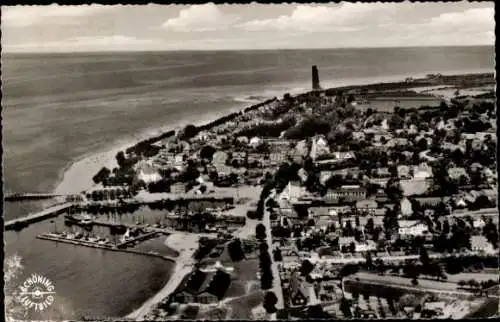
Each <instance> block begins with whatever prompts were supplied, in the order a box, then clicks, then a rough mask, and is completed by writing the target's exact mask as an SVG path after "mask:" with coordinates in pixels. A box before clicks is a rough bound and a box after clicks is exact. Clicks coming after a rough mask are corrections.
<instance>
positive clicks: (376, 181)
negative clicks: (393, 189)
mask: <svg viewBox="0 0 500 322" xmlns="http://www.w3.org/2000/svg"><path fill="white" fill-rule="evenodd" d="M370 181H371V182H372V183H374V184H378V185H379V186H381V187H382V188H385V187H386V186H387V182H389V178H371V179H370Z"/></svg>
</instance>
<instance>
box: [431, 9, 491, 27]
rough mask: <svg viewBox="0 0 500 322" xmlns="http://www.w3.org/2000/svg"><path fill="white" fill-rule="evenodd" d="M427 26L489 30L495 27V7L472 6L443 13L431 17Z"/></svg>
mask: <svg viewBox="0 0 500 322" xmlns="http://www.w3.org/2000/svg"><path fill="white" fill-rule="evenodd" d="M429 26H431V27H438V28H445V29H456V28H458V29H460V30H471V29H472V30H481V31H484V32H487V31H491V30H494V29H495V9H494V8H473V9H468V10H465V11H463V12H447V13H443V14H441V15H439V16H437V17H434V18H432V19H431V21H430V24H429Z"/></svg>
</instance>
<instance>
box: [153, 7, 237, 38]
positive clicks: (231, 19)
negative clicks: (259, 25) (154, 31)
mask: <svg viewBox="0 0 500 322" xmlns="http://www.w3.org/2000/svg"><path fill="white" fill-rule="evenodd" d="M238 20H239V17H238V16H236V15H230V14H225V13H223V12H222V11H221V10H220V9H219V8H218V7H217V6H216V5H215V4H213V3H207V4H203V5H192V6H189V7H188V8H187V9H182V10H181V11H180V12H179V15H178V16H177V17H175V18H171V19H168V20H167V21H166V22H165V23H164V24H163V26H162V27H163V28H165V29H169V30H174V31H182V32H190V31H191V32H192V31H214V30H222V29H227V28H229V27H230V26H231V25H233V24H234V23H235V22H237V21H238Z"/></svg>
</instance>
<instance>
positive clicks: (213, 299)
mask: <svg viewBox="0 0 500 322" xmlns="http://www.w3.org/2000/svg"><path fill="white" fill-rule="evenodd" d="M196 301H197V302H198V303H202V304H212V303H217V302H218V301H219V299H218V298H217V296H215V295H214V294H211V293H209V292H203V293H200V294H198V296H196Z"/></svg>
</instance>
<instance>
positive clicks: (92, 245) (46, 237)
mask: <svg viewBox="0 0 500 322" xmlns="http://www.w3.org/2000/svg"><path fill="white" fill-rule="evenodd" d="M36 238H38V239H43V240H49V241H54V242H61V243H66V244H72V245H76V246H84V247H90V248H96V249H104V250H109V251H113V252H121V253H129V254H135V255H143V256H150V257H157V258H161V259H164V260H167V261H170V262H174V263H175V261H176V258H174V257H170V256H165V255H160V254H155V253H148V252H142V251H138V250H133V249H123V248H115V247H111V246H106V245H99V244H97V243H93V242H87V241H83V240H72V239H67V238H61V237H56V236H49V235H46V234H42V235H38V236H36Z"/></svg>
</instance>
